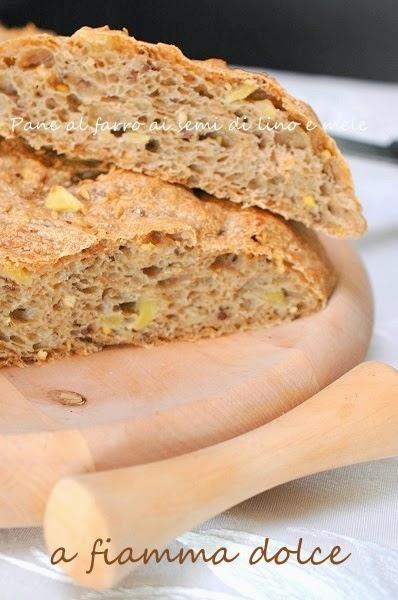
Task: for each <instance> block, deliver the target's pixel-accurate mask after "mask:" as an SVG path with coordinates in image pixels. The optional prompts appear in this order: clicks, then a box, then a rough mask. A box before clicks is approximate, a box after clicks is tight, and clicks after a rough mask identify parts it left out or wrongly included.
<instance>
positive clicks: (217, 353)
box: [0, 240, 373, 527]
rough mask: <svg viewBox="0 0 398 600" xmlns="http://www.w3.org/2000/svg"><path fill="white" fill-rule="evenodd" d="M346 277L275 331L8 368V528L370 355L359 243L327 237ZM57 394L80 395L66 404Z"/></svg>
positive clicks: (3, 522) (296, 395)
mask: <svg viewBox="0 0 398 600" xmlns="http://www.w3.org/2000/svg"><path fill="white" fill-rule="evenodd" d="M325 244H326V246H327V249H328V252H329V255H330V257H331V258H332V260H333V262H334V264H335V266H336V268H337V270H338V273H339V283H338V286H337V289H336V290H335V292H334V294H333V296H332V298H331V300H330V302H329V305H328V306H327V308H326V309H325V310H323V311H321V312H319V313H317V314H315V315H313V316H311V317H307V318H305V319H301V320H297V321H294V322H292V323H289V324H286V325H282V326H279V327H276V328H273V329H262V330H259V331H253V332H250V333H245V334H237V335H231V336H226V337H223V338H219V339H216V340H203V341H200V342H196V343H194V344H193V343H173V344H168V345H164V346H160V347H157V348H151V349H142V348H131V347H123V348H114V349H110V350H107V351H104V352H101V353H99V354H95V355H92V356H89V357H84V358H82V357H75V358H71V359H67V360H63V361H58V362H54V363H49V364H46V365H44V366H42V367H29V368H26V369H17V368H9V369H4V370H3V371H1V373H0V408H1V410H0V456H1V459H2V460H1V467H0V526H2V527H16V526H26V525H34V524H40V522H41V520H42V516H43V511H44V507H45V502H46V499H47V496H48V494H49V491H50V490H51V488H52V486H53V485H54V483H55V482H56V481H57V480H58V479H59V478H60V477H62V476H64V475H67V474H70V473H79V472H84V471H94V470H100V469H109V468H114V467H120V466H126V465H132V464H136V463H140V462H146V461H152V460H155V459H160V458H165V457H169V456H172V455H177V454H180V453H183V452H187V451H190V450H194V449H198V448H200V447H204V446H208V445H211V444H214V443H217V442H220V441H223V440H225V439H228V438H231V437H233V436H236V435H239V434H241V433H244V432H246V431H248V430H250V429H253V428H255V427H258V426H259V425H262V424H264V423H266V422H267V421H270V420H271V419H274V418H275V417H277V416H279V415H281V414H282V413H284V412H285V411H287V410H289V409H291V408H293V407H294V406H296V405H297V404H299V403H300V402H303V401H304V400H306V399H307V398H309V397H310V396H312V395H313V394H315V393H316V392H318V391H319V390H320V389H321V388H323V387H325V386H326V385H328V384H329V383H331V382H332V381H333V380H335V379H336V378H338V377H339V376H340V375H342V374H343V373H344V372H346V371H347V370H349V369H350V368H351V367H353V366H354V365H356V364H357V363H359V362H360V361H361V360H362V359H363V358H364V356H365V354H366V351H367V348H368V343H369V339H370V334H371V330H372V316H373V307H372V295H371V290H370V286H369V282H368V278H367V275H366V272H365V271H364V268H363V266H362V264H361V262H360V260H359V259H358V257H357V256H356V254H355V252H354V251H353V250H352V248H351V247H350V246H349V245H348V244H346V243H343V242H336V241H330V240H327V241H325ZM54 390H69V391H74V392H78V393H80V394H82V395H83V396H84V397H85V398H86V399H87V401H86V403H85V404H83V405H81V406H65V405H63V404H61V403H59V402H57V401H56V400H54Z"/></svg>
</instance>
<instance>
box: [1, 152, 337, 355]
mask: <svg viewBox="0 0 398 600" xmlns="http://www.w3.org/2000/svg"><path fill="white" fill-rule="evenodd" d="M90 169H91V170H90ZM0 171H1V172H2V178H1V180H0V186H1V187H0V366H4V365H10V364H19V365H21V364H25V363H29V362H38V361H43V360H47V359H49V358H55V357H60V356H67V355H69V354H73V353H79V354H87V353H90V352H94V351H97V350H99V349H101V348H103V347H105V346H108V345H114V344H122V343H131V344H135V345H150V344H156V343H160V342H164V341H167V340H173V339H184V340H195V339H198V338H201V337H205V336H218V335H221V334H223V333H232V332H237V331H243V330H246V329H251V328H255V327H260V326H270V325H274V324H277V323H280V322H283V321H289V320H292V319H296V318H298V317H300V316H302V315H306V314H309V313H312V312H314V311H316V310H318V309H320V308H321V307H322V306H324V305H325V303H326V302H327V299H328V297H329V295H330V293H331V291H332V289H333V285H334V281H335V276H334V273H333V269H332V267H331V266H330V264H329V261H328V259H327V257H326V256H325V253H324V251H323V249H322V247H321V245H320V244H319V242H318V240H317V238H316V236H315V234H312V233H311V232H309V231H308V230H306V228H304V227H302V226H301V225H299V224H293V223H287V222H286V221H284V220H283V219H281V218H279V217H277V216H275V215H272V214H271V213H269V212H267V211H264V210H260V209H257V208H248V209H245V210H241V209H240V207H239V206H237V205H236V204H233V203H231V202H226V201H220V200H215V199H213V198H211V197H209V196H207V195H205V196H204V197H203V194H201V198H198V197H197V196H196V195H195V193H193V192H192V191H190V190H188V189H186V188H183V187H181V186H179V185H172V184H168V183H165V182H163V181H161V180H160V179H157V178H154V177H148V176H146V175H142V174H136V173H131V172H127V171H123V170H120V169H112V170H110V171H109V172H107V173H104V174H101V173H99V172H98V171H97V172H96V171H95V165H93V164H92V163H90V162H88V163H81V162H79V161H67V160H65V159H63V160H60V159H59V158H58V157H56V156H54V155H52V154H49V153H44V152H43V153H37V152H32V151H31V150H29V148H24V147H22V146H21V145H20V143H18V142H14V141H3V142H1V143H0Z"/></svg>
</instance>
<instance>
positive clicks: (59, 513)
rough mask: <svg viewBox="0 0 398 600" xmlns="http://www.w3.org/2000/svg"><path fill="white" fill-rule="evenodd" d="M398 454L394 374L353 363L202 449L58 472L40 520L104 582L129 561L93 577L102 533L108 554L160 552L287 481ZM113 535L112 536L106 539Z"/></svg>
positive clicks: (78, 573) (78, 564)
mask: <svg viewBox="0 0 398 600" xmlns="http://www.w3.org/2000/svg"><path fill="white" fill-rule="evenodd" d="M396 454H398V372H397V371H396V370H395V369H393V368H392V367H389V366H387V365H383V364H381V363H376V362H369V363H363V364H361V365H359V366H358V367H355V368H354V369H353V370H352V371H350V372H349V373H347V374H346V375H344V376H343V377H341V378H340V379H339V380H337V381H336V382H334V383H333V384H331V385H330V386H328V387H327V388H325V389H323V390H322V391H321V392H319V393H318V394H316V395H315V396H313V397H312V398H310V399H309V400H307V401H306V402H304V403H303V404H301V405H299V406H298V407H296V408H294V409H293V410H290V411H289V412H287V413H285V414H284V415H282V416H281V417H279V418H277V419H275V420H274V421H271V422H270V423H268V424H266V425H264V426H262V427H259V428H258V429H255V430H253V431H250V432H249V433H246V434H244V435H241V436H239V437H235V438H233V439H231V440H229V441H226V442H223V443H221V444H217V445H214V446H210V447H208V448H205V449H203V450H199V451H197V452H192V453H190V454H185V455H182V456H178V457H176V458H171V459H167V460H162V461H158V462H153V463H148V464H143V465H139V466H134V467H127V468H122V469H115V470H110V471H103V472H97V473H89V474H84V475H78V476H74V477H67V478H64V479H61V480H60V481H59V482H58V483H57V484H56V485H55V487H54V489H53V491H52V493H51V495H50V497H49V500H48V503H47V510H46V514H45V520H44V530H45V538H46V541H47V544H48V548H49V550H50V552H54V550H56V549H57V548H59V547H65V548H66V552H67V555H68V556H71V554H74V553H76V552H77V553H78V556H77V557H76V558H74V560H72V561H71V562H69V563H64V564H63V566H64V568H65V571H66V572H67V573H68V574H69V575H70V576H71V577H72V578H73V579H74V580H75V581H77V582H79V583H81V584H83V585H86V586H89V587H93V588H96V589H104V588H108V587H111V586H113V585H115V584H116V583H117V582H118V581H119V580H120V579H121V578H122V577H123V576H124V575H126V574H127V572H128V570H129V568H130V569H131V567H132V564H131V563H129V564H127V565H124V566H120V565H118V564H117V563H115V564H113V565H107V564H105V563H104V562H103V561H102V560H101V557H100V558H99V559H98V560H97V561H96V564H95V567H94V569H93V571H92V572H91V574H89V575H87V574H86V573H85V571H86V570H87V569H88V568H89V566H90V552H91V549H92V547H93V544H94V542H95V540H96V539H97V538H102V539H103V540H104V546H103V547H108V548H109V557H110V558H114V557H115V556H116V555H117V554H118V553H120V552H121V551H122V550H123V549H124V548H128V547H133V548H134V556H139V554H140V553H142V551H143V550H144V549H145V548H148V549H153V548H157V549H159V550H162V549H163V548H164V546H165V545H166V544H167V543H168V542H170V541H171V540H173V539H174V538H175V537H176V536H177V535H179V534H181V533H182V532H184V531H186V530H189V529H190V528H192V527H194V526H195V525H197V524H198V523H201V522H203V521H205V520H206V519H208V518H210V517H212V516H213V515H215V514H217V513H220V512H222V511H223V510H226V509H228V508H229V507H231V506H233V505H235V504H238V503H239V502H242V501H243V500H245V499H247V498H249V497H251V496H253V495H255V494H258V493H260V492H262V491H264V490H267V489H270V488H272V487H274V486H277V485H280V484H282V483H285V482H287V481H291V480H293V479H297V478H299V477H303V476H305V475H310V474H312V473H317V472H320V471H324V470H327V469H334V468H336V467H341V466H343V465H349V464H354V463H358V462H363V461H368V460H376V459H381V458H386V457H390V456H393V455H396ZM108 538H110V540H111V541H110V542H106V540H107V539H108Z"/></svg>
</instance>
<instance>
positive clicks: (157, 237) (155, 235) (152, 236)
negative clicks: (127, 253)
mask: <svg viewBox="0 0 398 600" xmlns="http://www.w3.org/2000/svg"><path fill="white" fill-rule="evenodd" d="M163 240H164V234H163V233H161V232H160V231H151V232H150V233H148V235H146V236H145V237H144V239H143V242H144V244H154V245H155V246H156V245H157V244H160V243H161V242H162V241H163Z"/></svg>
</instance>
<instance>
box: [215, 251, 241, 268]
mask: <svg viewBox="0 0 398 600" xmlns="http://www.w3.org/2000/svg"><path fill="white" fill-rule="evenodd" d="M237 260H238V255H237V254H233V253H232V252H228V253H227V254H220V256H217V258H216V259H215V260H214V261H213V262H212V263H211V265H210V269H222V268H224V267H231V266H232V265H233V264H234V263H235V262H236V261H237Z"/></svg>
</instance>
